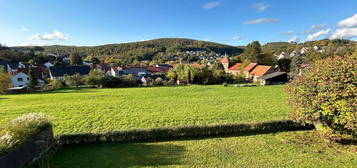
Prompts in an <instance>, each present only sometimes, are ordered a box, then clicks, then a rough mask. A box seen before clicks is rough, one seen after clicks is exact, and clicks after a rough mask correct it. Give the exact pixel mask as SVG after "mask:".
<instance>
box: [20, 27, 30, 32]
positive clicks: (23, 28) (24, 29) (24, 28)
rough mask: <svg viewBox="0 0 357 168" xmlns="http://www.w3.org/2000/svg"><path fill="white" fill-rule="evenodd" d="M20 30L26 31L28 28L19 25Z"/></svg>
mask: <svg viewBox="0 0 357 168" xmlns="http://www.w3.org/2000/svg"><path fill="white" fill-rule="evenodd" d="M21 31H23V32H26V31H29V29H28V28H26V27H21Z"/></svg>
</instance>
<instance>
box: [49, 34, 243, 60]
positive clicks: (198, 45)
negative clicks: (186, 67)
mask: <svg viewBox="0 0 357 168" xmlns="http://www.w3.org/2000/svg"><path fill="white" fill-rule="evenodd" d="M43 48H44V49H45V51H47V52H53V53H56V54H59V53H70V52H74V51H76V52H79V53H81V54H83V55H85V56H93V57H98V58H100V59H104V58H106V57H113V58H114V59H119V60H125V61H126V62H133V61H134V60H139V61H142V60H164V61H171V60H175V59H179V58H181V59H184V60H187V59H197V58H194V57H197V56H200V55H202V56H211V55H212V56H213V55H217V54H218V55H224V54H228V55H239V54H240V53H242V52H243V49H242V48H239V47H233V46H229V45H224V44H218V43H213V42H208V41H200V40H192V39H183V38H162V39H155V40H148V41H140V42H132V43H122V44H108V45H101V46H93V47H76V46H46V47H43ZM186 51H194V52H195V53H193V54H192V53H186ZM190 57H191V58H190Z"/></svg>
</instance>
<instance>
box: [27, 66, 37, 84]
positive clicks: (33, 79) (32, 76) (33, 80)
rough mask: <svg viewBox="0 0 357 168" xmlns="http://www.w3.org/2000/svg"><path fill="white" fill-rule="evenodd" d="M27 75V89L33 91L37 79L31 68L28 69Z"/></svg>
mask: <svg viewBox="0 0 357 168" xmlns="http://www.w3.org/2000/svg"><path fill="white" fill-rule="evenodd" d="M28 74H29V89H34V88H35V86H36V84H37V82H36V81H37V79H36V75H35V72H34V69H33V67H30V70H29V73H28Z"/></svg>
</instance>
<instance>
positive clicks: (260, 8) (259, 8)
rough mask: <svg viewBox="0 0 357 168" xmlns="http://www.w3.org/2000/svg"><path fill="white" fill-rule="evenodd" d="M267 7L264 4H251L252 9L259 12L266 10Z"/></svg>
mask: <svg viewBox="0 0 357 168" xmlns="http://www.w3.org/2000/svg"><path fill="white" fill-rule="evenodd" d="M269 7H270V5H268V4H264V3H256V4H253V8H255V9H257V10H258V11H260V12H262V11H265V10H267V9H268V8H269Z"/></svg>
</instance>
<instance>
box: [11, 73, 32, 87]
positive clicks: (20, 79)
mask: <svg viewBox="0 0 357 168" xmlns="http://www.w3.org/2000/svg"><path fill="white" fill-rule="evenodd" d="M11 80H12V85H13V87H26V86H28V84H29V76H28V75H27V74H25V73H23V72H20V73H18V74H16V75H13V76H12V78H11Z"/></svg>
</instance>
